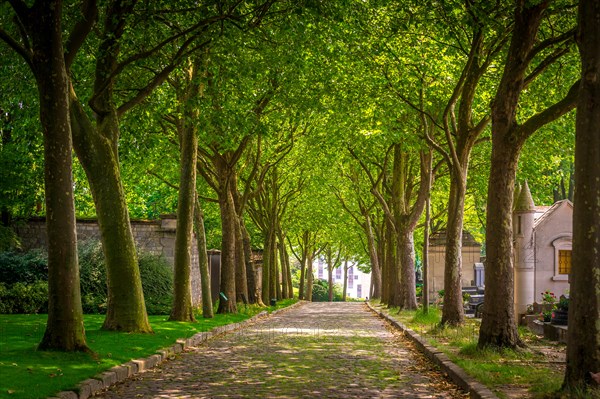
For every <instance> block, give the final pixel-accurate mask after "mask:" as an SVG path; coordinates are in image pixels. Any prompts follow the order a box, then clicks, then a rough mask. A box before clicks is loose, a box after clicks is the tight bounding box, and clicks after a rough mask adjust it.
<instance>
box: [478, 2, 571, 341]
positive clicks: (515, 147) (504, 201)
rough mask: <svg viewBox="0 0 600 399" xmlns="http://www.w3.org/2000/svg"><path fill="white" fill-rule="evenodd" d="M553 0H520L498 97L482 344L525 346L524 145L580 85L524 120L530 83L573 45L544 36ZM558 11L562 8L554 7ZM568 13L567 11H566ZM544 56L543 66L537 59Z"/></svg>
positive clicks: (566, 35)
mask: <svg viewBox="0 0 600 399" xmlns="http://www.w3.org/2000/svg"><path fill="white" fill-rule="evenodd" d="M550 4H551V2H550V1H542V2H539V3H535V4H534V3H530V2H528V1H525V0H518V1H517V2H516V5H515V14H514V20H515V23H514V27H513V33H512V37H511V42H510V47H509V49H508V53H507V55H506V62H505V65H504V71H503V73H502V78H501V80H500V83H499V85H498V89H497V92H496V96H495V98H494V101H493V102H492V107H491V110H492V158H491V171H490V177H489V181H488V202H487V223H486V249H487V258H486V292H485V295H486V300H485V306H484V311H483V320H482V323H481V328H480V330H479V342H478V347H480V348H482V347H486V346H498V347H512V348H514V347H516V346H519V345H521V344H522V343H521V340H520V338H519V335H518V331H517V326H516V324H515V320H516V318H515V312H514V287H513V280H514V278H513V252H512V248H513V239H512V234H513V229H512V207H513V196H514V186H515V176H516V168H517V164H518V159H519V154H520V152H521V149H522V147H523V144H524V143H525V141H526V140H527V138H528V137H530V136H531V135H532V134H533V133H534V132H535V131H536V130H538V129H539V128H540V127H542V126H544V125H545V124H548V123H550V122H552V121H553V120H555V119H557V118H559V117H560V116H562V115H564V114H566V113H567V112H569V111H570V110H572V109H573V108H574V107H575V102H576V99H577V87H578V86H577V84H575V85H573V86H572V87H571V88H570V90H569V92H568V93H567V94H566V95H565V96H564V97H563V98H562V99H560V100H559V101H557V102H555V103H554V104H551V105H548V106H547V107H546V108H543V109H542V110H540V111H538V112H537V113H535V114H534V115H532V116H530V117H528V118H525V120H524V121H523V122H519V120H518V118H517V116H518V114H517V107H518V106H519V103H520V98H521V95H522V93H523V91H524V89H526V88H527V87H528V86H529V85H531V84H532V82H533V81H534V80H535V79H536V78H537V77H538V76H539V75H540V74H542V73H543V72H544V71H545V70H546V69H547V68H548V67H549V66H550V65H552V64H553V63H554V62H555V61H556V60H557V59H559V58H560V57H562V56H563V55H564V54H565V53H566V52H568V50H569V45H570V43H571V42H572V39H573V30H572V29H570V28H567V29H566V30H565V31H564V32H563V33H562V34H558V35H556V36H552V37H549V38H547V39H545V40H540V41H538V40H537V38H538V31H539V30H540V25H541V24H542V21H543V19H544V16H545V14H546V12H547V10H548V7H549V5H550ZM554 11H556V10H554ZM563 14H567V15H568V13H565V12H564V10H563ZM536 56H541V57H542V59H541V60H539V61H538V63H537V65H536V66H535V67H533V68H531V64H532V63H533V62H534V60H536V59H537V58H536Z"/></svg>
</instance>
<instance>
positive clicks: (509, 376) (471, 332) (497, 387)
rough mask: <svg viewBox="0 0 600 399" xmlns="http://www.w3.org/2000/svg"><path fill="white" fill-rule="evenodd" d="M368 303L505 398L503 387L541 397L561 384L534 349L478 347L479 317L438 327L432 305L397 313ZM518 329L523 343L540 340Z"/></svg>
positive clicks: (557, 374) (437, 314) (437, 313)
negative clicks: (427, 310)
mask: <svg viewBox="0 0 600 399" xmlns="http://www.w3.org/2000/svg"><path fill="white" fill-rule="evenodd" d="M371 304H372V305H373V306H374V307H376V308H378V309H379V310H380V311H383V312H384V313H388V314H389V315H390V316H391V317H393V318H394V319H396V320H398V321H400V322H401V323H403V324H404V325H405V326H407V327H408V328H410V329H411V330H413V331H415V332H417V333H418V334H420V335H421V336H422V337H423V338H425V339H426V340H427V341H428V342H429V343H430V344H431V345H433V346H435V347H436V348H438V349H439V350H441V351H442V352H444V353H445V354H446V355H448V357H449V358H450V359H451V360H452V361H453V362H454V363H456V364H457V365H458V366H460V367H461V368H462V369H463V370H465V371H466V372H467V373H468V374H470V375H471V376H473V377H474V378H475V379H477V380H478V381H479V382H481V383H483V384H484V385H486V386H487V387H488V388H490V389H492V390H493V391H494V392H495V393H496V394H497V395H498V396H499V397H500V398H504V397H506V395H505V394H504V393H503V392H502V389H503V388H504V387H506V386H512V387H520V388H522V389H524V390H525V391H528V392H529V394H531V395H532V396H534V397H544V396H546V395H550V394H552V393H554V392H556V391H557V390H558V389H559V388H560V386H561V384H562V380H563V377H564V376H563V373H562V371H560V370H558V369H557V367H555V366H553V365H551V364H549V363H548V362H547V359H545V358H544V356H543V355H542V354H540V353H538V352H536V351H533V350H530V349H524V350H517V351H513V350H503V351H494V350H484V351H480V350H477V340H478V334H479V324H480V321H479V320H476V319H467V320H466V321H465V325H464V326H462V327H458V328H456V327H446V328H440V327H439V322H440V320H441V310H439V309H437V308H435V307H432V308H430V311H429V313H428V314H423V313H422V311H420V310H419V311H402V312H398V310H397V309H387V308H385V307H383V306H381V305H380V304H379V303H378V302H375V301H371ZM520 332H521V338H522V339H523V340H524V341H525V342H526V343H531V344H538V343H540V342H539V341H540V340H539V338H538V337H537V336H535V335H534V334H532V333H530V332H528V330H527V329H522V330H520Z"/></svg>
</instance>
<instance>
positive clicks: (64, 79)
mask: <svg viewBox="0 0 600 399" xmlns="http://www.w3.org/2000/svg"><path fill="white" fill-rule="evenodd" d="M11 6H12V8H13V10H14V13H15V21H18V22H17V27H18V31H19V32H20V34H21V37H20V41H19V40H17V39H14V38H13V37H12V36H11V35H10V34H9V32H7V31H6V30H4V28H0V38H1V39H2V40H3V41H4V42H6V43H7V44H8V45H9V46H10V47H11V48H12V49H13V50H14V51H16V52H17V53H18V54H19V55H21V57H23V59H24V60H25V62H26V63H27V64H28V65H29V67H30V68H31V71H32V72H33V75H34V76H35V79H36V83H37V87H38V93H39V101H40V121H41V124H42V131H43V133H44V159H45V169H44V177H45V189H46V227H47V234H48V291H49V298H48V322H47V324H46V330H45V332H44V337H43V338H42V341H41V342H40V345H39V349H42V350H63V351H87V350H89V349H88V348H87V344H86V341H85V332H84V329H83V310H82V307H81V293H80V287H79V266H78V260H77V237H76V234H75V206H74V199H73V184H72V181H73V176H72V157H71V154H72V142H71V128H70V125H69V76H68V69H69V67H70V66H71V61H72V56H73V55H74V54H75V53H77V50H78V49H79V46H80V45H81V43H82V42H83V41H84V40H85V37H86V36H87V34H88V33H89V31H90V29H91V27H92V25H93V20H94V13H93V12H92V13H90V14H86V13H85V12H86V11H89V10H88V9H86V8H85V7H84V14H85V15H84V17H83V18H81V20H80V21H79V22H78V23H77V24H76V25H75V27H74V29H73V31H72V33H71V35H70V36H69V40H68V41H67V45H66V48H63V35H62V32H63V26H62V21H63V20H62V12H63V9H62V1H60V0H56V1H36V2H35V3H34V4H33V6H31V7H28V6H27V5H26V4H25V2H22V1H18V0H15V1H11ZM85 6H91V7H92V9H93V8H94V2H93V1H90V2H86V4H85ZM3 22H4V21H3ZM3 25H4V23H3ZM65 50H66V51H65ZM65 54H66V55H65Z"/></svg>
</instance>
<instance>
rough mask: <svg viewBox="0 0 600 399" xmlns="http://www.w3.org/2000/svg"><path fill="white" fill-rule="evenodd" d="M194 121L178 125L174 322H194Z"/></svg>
mask: <svg viewBox="0 0 600 399" xmlns="http://www.w3.org/2000/svg"><path fill="white" fill-rule="evenodd" d="M184 107H185V111H184V115H185V117H188V116H190V117H191V116H193V115H194V113H193V112H190V110H189V109H188V108H187V107H186V105H185V104H184ZM194 123H195V121H194V120H193V119H187V118H185V119H183V120H182V121H180V125H179V126H178V133H179V142H180V152H181V157H180V171H179V194H178V202H177V229H176V231H175V260H174V265H173V269H174V278H173V307H172V308H171V315H170V316H169V320H173V321H195V317H194V307H193V305H192V281H191V271H192V234H193V227H194V200H195V198H196V161H197V148H198V138H197V135H196V131H195V127H194V125H193V124H194ZM198 250H200V248H198Z"/></svg>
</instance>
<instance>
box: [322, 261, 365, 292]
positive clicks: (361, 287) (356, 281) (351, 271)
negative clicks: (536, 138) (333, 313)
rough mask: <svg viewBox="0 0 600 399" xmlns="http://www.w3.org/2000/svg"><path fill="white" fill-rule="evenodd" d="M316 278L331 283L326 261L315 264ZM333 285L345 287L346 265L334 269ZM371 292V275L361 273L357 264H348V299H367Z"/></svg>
mask: <svg viewBox="0 0 600 399" xmlns="http://www.w3.org/2000/svg"><path fill="white" fill-rule="evenodd" d="M313 271H314V274H315V278H317V279H321V280H325V281H329V271H328V270H327V263H326V262H325V260H324V259H317V260H315V262H314V263H313ZM333 283H334V284H339V285H340V287H342V289H343V287H344V265H343V264H342V266H340V267H338V268H335V269H333ZM370 290H371V273H363V272H361V271H360V270H359V269H358V267H356V264H354V263H350V262H348V286H347V288H346V297H348V298H355V299H367V298H368V297H369V295H370Z"/></svg>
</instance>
